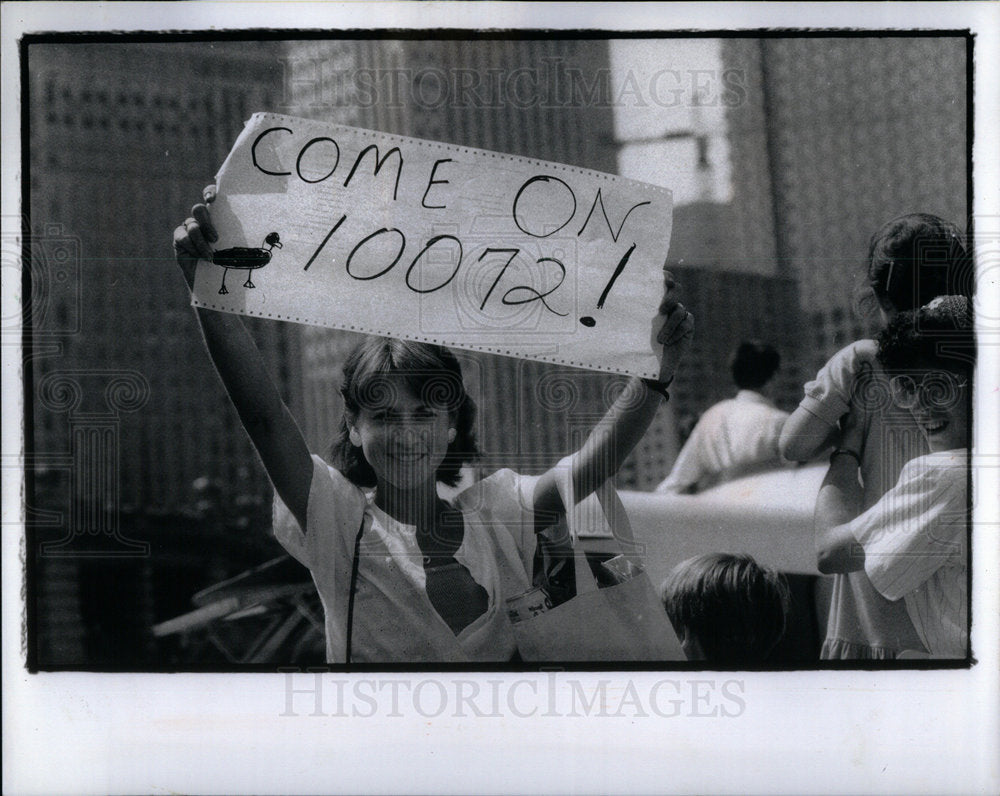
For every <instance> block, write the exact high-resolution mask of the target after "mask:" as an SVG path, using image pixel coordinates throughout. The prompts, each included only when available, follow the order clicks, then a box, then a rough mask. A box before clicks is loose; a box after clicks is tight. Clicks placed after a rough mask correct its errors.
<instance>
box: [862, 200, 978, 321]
mask: <svg viewBox="0 0 1000 796" xmlns="http://www.w3.org/2000/svg"><path fill="white" fill-rule="evenodd" d="M971 278H972V262H971V259H970V258H969V255H968V252H966V250H965V246H963V245H962V232H961V230H959V228H958V227H957V226H955V225H954V224H951V223H949V222H947V221H945V220H944V219H941V218H938V217H937V216H932V215H929V214H927V213H911V214H910V215H906V216H900V217H899V218H895V219H893V220H892V221H890V222H889V223H888V224H886V225H885V226H883V227H882V228H881V229H880V230H879V231H878V232H876V233H875V234H874V235H872V238H871V241H870V243H869V244H868V272H867V280H866V284H867V287H868V288H869V289H870V291H871V293H870V296H872V297H874V299H875V301H876V302H877V303H878V307H879V308H880V309H881V310H882V311H883V312H884V313H885V314H886V315H888V316H890V317H891V316H892V315H893V314H894V313H896V312H905V311H906V310H912V309H916V308H917V307H922V306H923V305H924V304H926V303H927V302H929V301H930V300H931V299H933V298H934V297H935V296H941V295H945V294H948V293H965V292H966V291H968V292H969V293H970V294H971ZM967 282H968V283H970V284H969V285H966V284H965V283H967Z"/></svg>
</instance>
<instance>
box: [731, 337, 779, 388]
mask: <svg viewBox="0 0 1000 796" xmlns="http://www.w3.org/2000/svg"><path fill="white" fill-rule="evenodd" d="M780 366H781V357H780V356H779V354H778V352H777V350H776V349H775V348H774V346H771V345H768V344H767V343H762V342H760V341H759V340H745V341H744V342H742V343H740V344H739V346H738V347H737V348H736V351H735V353H734V354H733V358H732V360H731V361H730V363H729V368H730V372H731V373H732V374H733V381H734V382H736V386H737V387H739V388H740V389H741V390H757V389H760V388H761V387H763V386H764V385H765V384H767V383H768V382H769V381H770V380H771V377H772V376H774V374H775V373H777V372H778V368H779V367H780Z"/></svg>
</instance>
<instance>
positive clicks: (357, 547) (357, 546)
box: [344, 515, 365, 663]
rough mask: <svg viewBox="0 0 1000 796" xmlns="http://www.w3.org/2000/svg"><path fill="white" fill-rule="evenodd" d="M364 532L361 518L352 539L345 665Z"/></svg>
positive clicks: (351, 631)
mask: <svg viewBox="0 0 1000 796" xmlns="http://www.w3.org/2000/svg"><path fill="white" fill-rule="evenodd" d="M364 532H365V518H364V515H362V516H361V527H360V528H358V535H357V536H356V537H355V538H354V558H353V560H352V561H351V591H350V593H349V594H348V597H347V645H346V646H347V652H346V655H345V658H346V660H345V661H344V662H345V663H350V662H351V635H352V634H353V632H354V593H355V592H356V591H357V588H358V565H359V564H360V563H361V536H362V534H363V533H364Z"/></svg>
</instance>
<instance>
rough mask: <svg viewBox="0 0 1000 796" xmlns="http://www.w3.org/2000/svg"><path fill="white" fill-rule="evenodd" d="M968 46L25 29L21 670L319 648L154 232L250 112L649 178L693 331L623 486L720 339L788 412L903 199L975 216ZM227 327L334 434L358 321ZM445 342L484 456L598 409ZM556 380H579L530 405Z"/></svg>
mask: <svg viewBox="0 0 1000 796" xmlns="http://www.w3.org/2000/svg"><path fill="white" fill-rule="evenodd" d="M967 46H968V42H967V40H966V39H965V38H962V37H958V36H956V37H918V38H910V37H902V36H889V37H887V36H878V37H857V38H852V37H837V38H818V37H793V38H764V39H755V38H726V39H711V38H699V39H670V38H657V39H610V40H609V39H593V40H581V39H551V38H544V39H543V38H527V39H518V40H503V39H476V40H471V39H470V40H463V39H447V40H422V39H412V38H407V39H329V40H310V41H260V40H248V41H214V42H209V41H205V42H197V41H180V40H176V41H162V42H129V41H127V40H123V41H107V40H105V41H101V42H89V41H87V40H86V39H81V40H74V41H72V42H57V41H46V40H35V41H32V42H31V43H29V44H28V45H27V46H26V52H27V60H26V63H27V75H26V81H27V103H26V106H25V113H26V115H27V119H26V121H27V132H28V135H27V138H26V143H27V146H28V158H29V162H28V165H29V173H28V174H27V175H26V177H27V185H28V194H29V195H28V200H29V201H28V206H27V209H28V211H29V213H30V215H29V220H28V224H29V230H28V231H29V233H30V234H29V249H28V250H29V252H30V274H31V294H30V304H29V308H28V310H27V313H26V320H27V322H28V323H27V330H26V335H27V338H26V342H27V343H28V346H27V347H26V358H27V364H28V365H29V366H30V370H29V371H28V373H30V380H29V381H28V382H27V384H26V390H27V392H28V396H27V402H26V403H27V417H26V424H25V433H26V437H27V451H28V455H27V457H26V471H27V474H28V476H29V480H28V487H29V488H28V494H27V521H28V530H29V545H28V548H27V554H28V555H27V558H28V577H29V580H28V599H27V611H28V616H29V630H30V632H29V638H28V649H29V662H30V663H31V664H32V665H34V666H35V667H37V668H41V669H46V668H91V669H127V670H144V669H149V670H162V669H171V668H181V669H183V668H191V667H200V666H206V667H213V666H221V667H223V668H225V667H227V666H235V665H238V664H242V663H247V662H262V661H263V662H267V661H282V662H314V661H319V662H321V661H322V636H321V623H322V617H321V615H320V613H319V611H318V607H317V605H316V601H315V597H314V595H313V594H312V591H311V586H310V584H309V582H308V579H307V577H308V576H307V574H306V572H305V570H303V569H301V567H299V566H298V565H297V564H295V563H294V562H291V563H290V562H288V561H287V560H285V561H283V560H278V561H277V562H276V563H274V564H267V562H271V561H273V560H275V559H277V558H278V557H279V556H281V553H282V550H281V549H280V547H279V546H278V545H277V543H276V542H275V541H274V540H273V538H272V537H271V535H270V501H271V494H270V486H269V483H268V481H267V478H266V476H265V474H264V473H263V470H262V468H261V466H260V464H259V462H258V460H257V457H256V455H255V453H254V452H253V450H252V449H251V447H250V445H249V442H248V440H247V438H246V436H245V434H244V433H243V431H242V429H241V428H240V426H239V423H238V420H237V417H236V414H235V412H234V410H232V408H231V407H230V405H229V402H228V399H227V398H226V396H225V394H224V392H223V390H222V389H221V386H220V385H219V384H218V381H217V378H216V376H215V374H214V372H213V370H212V367H211V365H210V363H209V361H208V357H207V355H206V354H205V353H204V352H203V350H202V346H201V342H200V340H199V333H198V330H197V327H196V323H195V319H194V316H193V313H192V312H191V310H190V308H189V307H188V298H187V295H186V289H185V287H184V285H183V283H182V280H181V278H180V276H179V273H178V272H177V270H176V268H175V267H174V265H173V258H172V252H171V233H172V230H173V228H174V227H175V226H176V225H177V224H178V223H179V222H180V221H181V220H183V219H184V217H185V216H186V215H187V214H188V212H189V208H190V206H191V204H192V203H194V202H195V201H198V198H199V197H200V192H201V188H202V186H204V185H205V184H207V183H209V182H210V181H211V180H212V176H213V175H214V173H215V171H216V170H217V169H218V167H219V166H220V165H221V164H222V161H223V159H224V158H225V156H226V154H227V153H228V151H229V149H230V147H231V146H232V144H233V142H234V141H235V139H236V137H237V135H238V134H239V132H240V130H241V128H242V125H243V122H244V121H245V120H246V119H248V118H249V117H250V115H251V114H252V113H254V112H256V111H272V112H276V113H285V114H290V115H295V116H308V117H312V118H316V119H322V120H326V121H331V122H338V123H343V124H349V125H353V126H359V127H367V128H372V129H377V130H382V131H385V132H389V133H396V134H402V135H408V136H414V137H418V138H428V139H434V140H440V141H447V142H452V143H458V144H463V145H466V146H473V147H481V148H484V149H491V150H497V151H502V152H509V153H513V154H518V155H524V156H529V157H533V158H539V159H544V160H551V161H557V162H562V163H568V164H574V165H578V166H582V167H586V168H590V169H596V170H599V171H606V172H613V173H618V174H621V175H623V176H626V177H631V178H635V179H639V180H643V181H646V182H651V183H655V184H659V185H663V186H665V187H667V188H670V189H671V190H672V191H673V192H674V204H675V207H674V221H673V231H672V236H671V240H670V249H669V255H668V264H669V265H670V267H671V268H672V270H673V271H674V273H675V275H676V276H677V279H678V281H679V283H680V284H681V285H682V290H681V294H680V297H681V300H682V301H683V302H684V303H685V304H686V305H687V306H688V307H689V308H690V309H691V310H692V312H694V314H695V315H696V317H697V327H698V333H697V336H696V338H695V344H694V346H693V349H692V351H691V354H690V358H689V360H688V361H687V362H686V363H685V366H684V368H683V370H682V372H681V373H680V374H679V376H678V378H677V382H676V384H675V386H674V387H672V388H671V394H672V398H671V402H670V404H669V405H668V406H665V407H664V408H663V409H662V410H661V412H660V415H659V416H658V417H657V419H656V421H655V422H654V425H653V427H652V429H651V430H650V432H649V433H648V434H647V435H646V437H645V438H644V440H643V441H642V442H641V443H640V445H639V446H638V448H637V449H636V451H635V452H634V454H633V455H632V457H631V458H630V459H629V461H628V462H627V463H626V466H625V467H624V468H623V470H622V472H621V475H620V478H619V486H620V487H621V488H622V489H626V490H636V491H644V490H649V489H651V488H652V487H653V486H655V485H656V484H657V483H659V482H660V481H661V480H662V479H663V478H664V477H665V476H666V475H667V473H668V472H669V470H670V466H671V464H672V462H673V458H674V457H675V455H676V452H677V450H678V447H679V445H680V444H681V443H682V442H683V440H684V438H685V435H686V433H687V432H688V431H689V430H690V428H691V427H692V426H693V424H694V422H695V420H696V419H697V417H698V416H699V415H700V413H701V412H703V411H704V410H705V409H706V408H707V407H708V406H710V405H711V404H713V403H715V402H717V401H719V400H721V399H723V398H726V397H730V396H731V395H732V393H733V387H732V383H731V378H730V375H729V369H728V360H729V356H730V354H731V352H732V350H733V348H734V347H735V345H736V344H737V343H738V342H739V341H740V340H742V339H745V338H751V337H756V338H760V339H763V340H765V341H767V342H770V343H772V344H774V345H775V346H776V347H777V348H778V349H779V351H780V353H781V357H782V368H781V371H780V373H779V375H778V377H777V379H776V383H775V388H774V397H775V400H776V402H777V403H778V405H779V406H781V407H782V408H785V409H789V410H790V409H792V408H793V407H794V406H795V405H797V403H798V401H799V398H800V395H801V389H802V384H803V383H804V382H805V381H806V380H808V379H809V378H811V377H812V375H813V374H814V373H815V371H816V370H817V369H818V367H819V366H820V365H822V364H823V362H824V361H825V360H826V359H827V358H828V357H829V356H830V355H831V354H833V353H834V352H835V351H836V350H838V349H839V348H840V347H842V346H843V345H845V344H846V343H848V342H850V341H852V340H855V339H858V338H860V337H863V336H865V335H866V334H868V333H869V332H870V331H871V329H872V321H873V319H870V318H867V317H865V316H863V315H862V314H861V313H859V311H858V310H857V308H856V295H857V287H858V284H859V283H858V275H859V273H860V270H861V268H862V266H863V263H864V258H865V254H866V250H867V242H868V238H869V237H870V236H871V234H872V233H873V232H874V231H875V230H876V229H877V228H878V227H879V226H881V225H882V224H883V223H884V222H885V221H887V220H889V219H891V218H893V217H895V216H898V215H901V214H903V213H908V212H917V211H920V212H927V213H934V214H937V215H940V216H942V217H944V218H946V219H948V220H951V221H954V222H956V223H958V224H959V225H960V226H964V225H965V223H966V220H967V218H968V212H969V208H968V205H967V197H968V193H969V180H970V175H969V173H968V170H967V166H968V160H967V134H968V133H969V131H968V130H967V129H966V123H967V110H968V109H967V105H966V103H967V88H968V84H967V79H968V78H967V75H968V69H969V63H968V50H967ZM248 325H249V326H250V327H251V328H252V331H253V333H254V334H255V336H256V337H257V340H258V342H259V344H260V346H261V349H262V351H263V352H264V356H265V358H266V360H267V361H268V363H269V366H270V368H271V372H272V375H273V376H274V378H275V380H276V381H277V383H278V384H279V386H280V389H281V391H282V393H283V394H284V396H285V399H286V401H287V402H288V404H289V405H290V406H291V407H292V410H293V412H294V413H295V415H296V417H297V418H298V420H299V422H300V424H301V426H302V428H303V430H304V431H305V433H306V436H307V439H308V441H309V443H310V446H311V447H312V449H313V450H314V451H316V452H320V453H323V452H325V451H326V449H327V447H328V445H329V443H330V441H331V439H332V437H333V432H334V429H335V426H336V422H337V420H338V419H339V417H340V412H341V407H340V405H339V402H338V396H337V386H338V384H339V375H340V374H339V371H340V366H341V364H342V362H343V359H344V357H345V355H346V353H347V351H349V350H350V348H351V347H352V346H353V344H354V342H355V340H356V338H355V337H354V336H353V335H352V334H351V333H347V332H338V331H331V330H326V329H320V328H315V327H305V326H297V325H293V324H286V323H281V322H275V321H258V320H248ZM461 358H462V361H463V365H464V367H465V370H466V374H467V380H468V381H469V384H470V388H471V391H472V393H473V395H474V397H475V398H476V399H477V401H478V403H479V405H480V407H481V412H480V424H479V429H478V430H479V438H480V442H481V447H482V448H483V450H484V451H485V452H486V456H485V457H484V460H483V461H482V463H481V469H482V470H483V471H490V470H492V469H495V468H496V467H497V466H500V465H501V464H502V465H505V466H514V467H516V468H517V469H520V470H522V471H525V472H537V471H539V470H541V469H543V468H544V467H545V466H546V465H547V464H551V463H552V462H554V461H555V460H556V459H558V458H559V457H560V456H562V455H564V454H565V453H567V452H569V451H570V450H573V449H575V448H576V447H578V445H579V444H580V442H581V441H582V435H583V434H585V433H586V430H587V429H589V428H590V426H591V425H592V423H593V422H594V421H595V420H596V419H597V418H599V417H600V416H601V415H602V414H603V412H604V410H605V408H606V407H607V404H608V394H609V389H608V386H609V382H610V379H609V377H607V376H606V375H603V374H596V373H588V372H584V371H576V370H570V369H565V368H557V367H554V366H550V365H545V364H541V363H535V362H527V361H520V360H514V359H505V358H502V357H493V356H487V355H476V354H472V353H469V352H461ZM543 385H545V389H543V388H542V386H543ZM554 385H555V386H559V388H560V389H562V390H564V391H565V392H564V393H563V398H565V397H566V396H569V398H568V399H567V400H562V399H560V400H559V401H552V400H546V399H545V398H544V394H552V392H551V391H552V388H553V386H554ZM546 391H548V392H546ZM496 407H502V408H503V412H504V415H503V417H504V420H505V421H506V422H504V423H497V422H495V419H494V418H495V417H496V415H495V411H494V410H495V409H496ZM491 421H492V422H491ZM262 566H263V568H261V567H262ZM253 568H257V571H254V572H253V573H252V574H251V575H249V576H244V577H242V578H241V579H239V580H237V581H236V582H235V583H233V584H227V583H226V582H227V580H228V579H231V578H234V577H238V576H239V575H240V573H245V572H246V571H247V570H250V569H253ZM220 583H222V584H223V585H222V586H221V587H220V586H218V585H217V584H220ZM248 583H252V584H253V586H254V588H257V589H259V590H260V589H263V590H264V591H262V592H261V593H260V594H259V595H258V596H259V597H260V599H259V600H257V601H256V602H253V601H250V602H247V601H246V600H245V599H243V598H242V597H239V596H233V595H239V589H240V588H242V587H243V586H245V585H246V584H248ZM204 590H208V591H204ZM201 592H204V593H201ZM198 593H200V594H198ZM261 595H263V596H261ZM227 599H228V600H230V602H228V603H226V605H225V607H226V609H227V611H226V612H225V613H226V615H227V617H228V618H227V620H226V621H213V622H207V623H206V624H199V625H198V627H199V629H198V632H183V633H181V632H173V633H166V632H163V633H162V634H161V635H157V634H154V633H153V632H152V628H154V627H156V626H158V625H160V630H161V631H163V629H164V628H163V625H162V623H164V622H168V621H169V620H172V619H173V618H175V617H177V616H179V615H182V614H185V613H187V612H190V611H192V610H194V609H196V608H198V607H199V606H200V607H201V608H202V610H203V611H205V612H206V613H204V614H203V616H202V618H203V619H205V620H207V619H210V618H212V617H216V618H218V617H217V616H216V614H215V613H213V611H216V610H217V609H218V610H221V609H219V605H220V602H224V601H225V600H227ZM213 606H215V608H213ZM275 606H280V610H277V609H276V608H275ZM219 615H220V616H221V614H219ZM317 639H318V642H317Z"/></svg>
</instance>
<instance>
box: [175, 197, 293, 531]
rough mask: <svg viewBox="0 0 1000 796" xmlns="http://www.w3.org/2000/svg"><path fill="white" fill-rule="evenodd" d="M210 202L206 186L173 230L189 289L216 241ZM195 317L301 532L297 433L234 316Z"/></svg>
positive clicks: (253, 346) (250, 340)
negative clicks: (198, 201)
mask: <svg viewBox="0 0 1000 796" xmlns="http://www.w3.org/2000/svg"><path fill="white" fill-rule="evenodd" d="M214 199H215V189H214V186H210V187H209V188H206V189H205V204H197V205H195V206H194V207H193V208H192V210H191V217H190V218H188V219H187V220H186V221H185V222H184V223H183V224H182V225H181V226H179V227H177V229H175V230H174V252H175V254H176V256H177V264H178V265H179V266H180V268H181V271H182V273H183V274H184V278H185V280H186V281H187V284H188V288H189V289H190V288H193V286H194V274H195V268H196V266H197V264H198V260H199V259H205V260H210V259H211V257H212V249H211V246H210V243H212V242H214V241H216V240H218V234H217V233H216V232H215V228H214V227H213V226H212V220H211V216H210V215H209V211H208V203H210V202H212V201H213V200H214ZM197 317H198V323H199V325H200V326H201V331H202V335H203V336H204V339H205V345H206V347H207V348H208V353H209V356H210V357H211V359H212V363H213V364H214V365H215V369H216V371H218V373H219V377H220V378H221V379H222V383H223V385H224V386H225V388H226V392H227V393H228V394H229V398H230V400H231V401H232V402H233V405H234V406H235V407H236V411H237V412H238V413H239V416H240V421H241V422H242V423H243V428H245V429H246V431H247V434H249V435H250V440H251V441H252V442H253V445H254V447H255V448H256V449H257V452H258V453H259V454H260V458H261V460H262V461H263V463H264V469H266V470H267V474H268V476H269V477H270V479H271V482H272V483H273V484H274V488H275V491H276V492H277V493H278V495H279V496H280V497H281V499H282V501H284V503H285V505H286V506H288V508H289V510H290V511H291V512H292V514H293V515H294V516H295V519H296V520H297V521H298V523H299V525H300V526H301V527H302V528H303V529H305V527H306V507H307V503H308V499H309V485H310V483H311V482H312V459H311V457H310V455H309V449H308V448H307V447H306V443H305V439H303V437H302V432H301V431H300V430H299V427H298V425H297V424H296V422H295V419H294V418H293V417H292V415H291V412H289V410H288V407H286V406H285V404H284V402H283V401H282V400H281V395H280V394H279V392H278V389H277V387H276V386H275V384H274V382H273V381H272V380H271V377H270V374H269V373H268V372H267V368H266V366H265V364H264V360H263V358H262V357H261V355H260V351H259V350H258V349H257V345H256V344H255V343H254V340H253V338H252V337H251V336H250V333H249V332H248V331H247V329H246V327H245V326H244V325H243V322H242V320H240V318H239V316H237V315H233V314H230V313H226V312H214V311H212V310H206V309H202V308H198V309H197Z"/></svg>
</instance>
